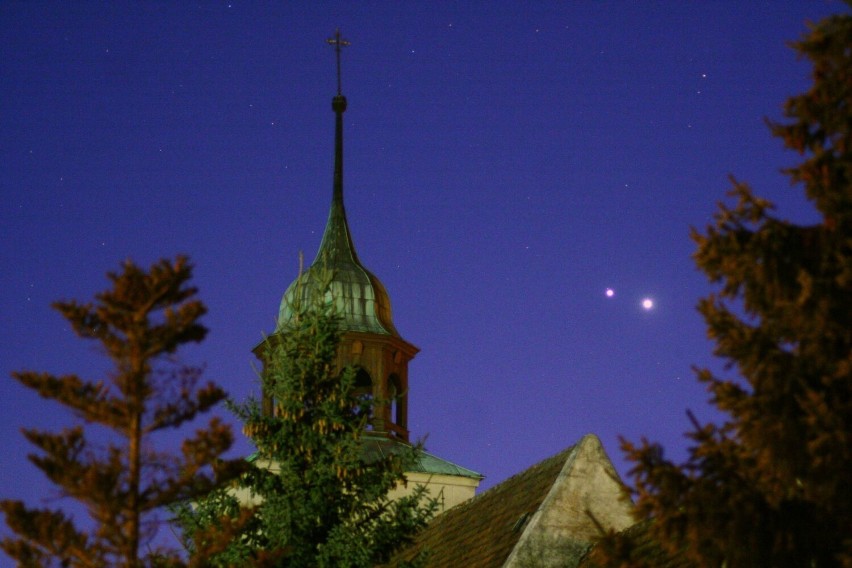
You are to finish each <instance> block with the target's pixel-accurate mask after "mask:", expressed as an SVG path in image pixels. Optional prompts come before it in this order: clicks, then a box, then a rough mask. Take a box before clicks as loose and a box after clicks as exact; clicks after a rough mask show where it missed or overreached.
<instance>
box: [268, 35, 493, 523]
mask: <svg viewBox="0 0 852 568" xmlns="http://www.w3.org/2000/svg"><path fill="white" fill-rule="evenodd" d="M328 43H330V44H331V45H332V46H334V48H335V51H336V53H337V95H335V96H334V98H333V99H332V101H331V108H332V110H333V111H334V178H333V183H332V196H331V208H330V210H329V213H328V221H327V222H326V225H325V231H324V232H323V235H322V241H321V242H320V246H319V250H318V251H317V255H316V258H314V261H313V262H312V263H311V265H310V266H309V267H308V268H307V269H306V270H305V271H304V272H302V273H301V274H300V275H299V276H298V277H297V278H296V280H295V281H294V282H293V283H292V284H290V286H289V287H288V288H287V291H286V292H284V297H283V298H282V299H281V307H280V309H279V312H278V323H277V326H276V328H275V331H274V332H273V333H272V335H270V336H269V338H268V339H267V340H266V341H271V342H275V341H278V340H280V338H281V337H283V334H284V333H286V330H287V328H288V324H289V322H290V321H291V320H292V318H293V317H294V316H295V314H294V313H293V306H294V305H298V304H299V303H301V304H302V305H305V303H309V302H310V301H312V299H313V296H314V294H316V293H317V288H316V284H315V283H316V282H317V281H318V280H322V278H321V275H322V276H325V277H326V278H328V277H329V276H330V278H331V282H330V284H329V287H328V289H327V290H325V291H324V293H325V300H326V301H328V302H334V304H335V308H336V312H337V315H338V316H340V330H341V332H342V333H341V341H340V345H339V346H338V350H337V359H336V366H337V369H338V370H342V369H344V368H345V367H347V366H352V367H354V368H355V369H356V371H357V375H356V392H357V393H358V394H361V395H365V396H372V397H373V399H374V400H375V401H377V403H376V404H375V405H374V407H373V416H372V418H371V421H370V425H369V432H368V435H366V436H364V440H363V442H364V446H363V452H364V455H365V456H367V457H368V459H369V456H379V455H385V454H387V453H388V452H391V453H392V452H395V451H399V449H400V448H402V447H404V446H407V445H408V444H409V431H408V363H409V362H410V361H411V360H412V359H413V358H414V356H415V355H417V352H418V351H419V349H418V348H417V347H415V346H414V345H412V344H411V343H409V342H408V341H406V340H405V339H403V338H402V336H401V335H400V334H399V332H398V331H397V330H396V327H394V324H393V317H392V313H391V304H390V298H389V297H388V293H387V291H386V290H385V287H384V286H383V285H382V283H381V282H380V281H379V279H378V278H376V276H375V275H373V273H372V272H370V271H369V270H367V268H366V267H365V266H364V265H363V264H361V261H360V260H359V259H358V255H357V254H356V253H355V246H354V245H353V243H352V235H351V234H350V231H349V223H348V222H347V220H346V209H345V207H344V205H343V113H344V112H346V97H344V96H343V94H342V92H341V88H340V50H341V48H342V47H344V46H346V45H349V43H348V42H347V41H345V40H343V39H341V37H340V32H339V31H338V32H337V34H336V35H335V37H334V38H332V39H329V40H328ZM266 341H264V342H262V343H261V344H259V345H258V346H256V347H255V348H254V350H253V351H254V353H255V355H257V357H258V358H259V359H260V360H261V361H264V359H263V354H264V352H265V351H266V346H265V343H266ZM265 365H266V362H265V361H264V366H265ZM274 409H275V404H274V401H273V400H272V398H271V397H270V396H269V394H268V393H263V411H264V412H265V413H267V414H272V413H273V412H274V411H275V410H274ZM405 475H406V479H407V480H408V484H407V485H402V486H400V487H397V488H396V489H394V490H392V491H391V493H390V496H391V497H392V498H397V497H399V496H402V495H407V494H410V492H411V491H413V490H414V488H415V487H417V486H418V485H423V486H425V487H426V489H427V491H428V492H429V493H430V495H431V496H432V497H434V498H435V499H436V500H437V501H438V504H439V511H444V510H446V509H449V508H451V507H453V506H455V505H457V504H459V503H463V502H465V501H467V500H469V499H470V498H472V497H473V495H474V492H475V491H476V488H477V487H478V486H479V483H480V481H481V480H482V478H483V476H482V475H481V474H479V473H477V472H475V471H473V470H470V469H467V468H465V467H462V466H459V465H456V464H454V463H452V462H449V461H447V460H444V459H442V458H439V457H437V456H435V455H433V454H430V453H429V452H427V451H425V450H420V451H419V452H418V458H417V463H416V464H413V466H412V469H411V470H410V471H406V473H405Z"/></svg>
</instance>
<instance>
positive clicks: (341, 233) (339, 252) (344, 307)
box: [278, 30, 399, 337]
mask: <svg viewBox="0 0 852 568" xmlns="http://www.w3.org/2000/svg"><path fill="white" fill-rule="evenodd" d="M327 42H328V43H329V44H331V45H333V46H334V48H335V52H336V54H337V95H335V97H334V98H333V99H332V100H331V108H332V110H333V111H334V115H335V120H334V181H333V191H332V196H331V209H330V210H329V213H328V221H327V222H326V225H325V231H324V232H323V235H322V242H321V243H320V246H319V250H318V251H317V255H316V258H315V259H314V261H313V263H312V264H311V266H310V267H309V268H308V269H307V270H306V271H305V272H304V273H303V274H302V275H301V276H300V277H299V278H297V279H296V281H295V282H293V283H292V284H291V285H290V287H289V288H287V292H285V293H284V298H283V299H282V300H281V310H280V311H279V315H278V330H283V328H285V327H286V325H287V323H288V322H289V321H290V319H291V317H292V311H291V309H290V306H291V304H292V303H293V301H294V300H296V294H297V293H298V294H300V295H301V296H302V300H303V301H304V300H307V299H308V298H309V297H310V296H311V295H312V294H313V293H316V292H315V290H314V287H313V286H312V277H311V271H313V270H323V269H327V270H330V271H331V273H332V281H331V290H330V291H329V292H327V296H328V300H329V301H331V300H333V301H334V302H335V304H336V306H337V310H338V313H339V314H340V315H341V317H342V318H343V321H342V322H341V327H342V329H343V330H344V331H363V332H370V333H378V334H382V335H393V336H396V337H399V333H398V332H397V331H396V329H395V328H394V325H393V321H392V317H391V307H390V298H389V297H388V294H387V292H386V291H385V287H384V286H383V285H382V283H381V282H380V281H379V279H378V278H376V277H375V276H374V275H373V274H371V273H370V271H369V270H367V269H366V268H365V267H364V266H362V265H361V262H360V261H359V260H358V255H357V254H355V246H354V245H353V244H352V237H351V235H350V233H349V224H348V222H347V221H346V209H345V207H344V206H343V113H344V112H345V111H346V97H344V96H343V94H342V93H341V87H340V51H341V48H342V47H346V46H348V45H349V42H348V41H346V40H344V39H342V38H341V37H340V31H339V30H338V31H337V33H336V34H335V36H334V37H333V38H331V39H328V40H327Z"/></svg>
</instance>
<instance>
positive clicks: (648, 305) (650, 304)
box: [642, 298, 654, 311]
mask: <svg viewBox="0 0 852 568" xmlns="http://www.w3.org/2000/svg"><path fill="white" fill-rule="evenodd" d="M642 308H643V309H644V310H645V311H650V310H652V309H654V300H652V299H651V298H645V299H644V300H642Z"/></svg>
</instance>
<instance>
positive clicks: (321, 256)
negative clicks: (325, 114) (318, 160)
mask: <svg viewBox="0 0 852 568" xmlns="http://www.w3.org/2000/svg"><path fill="white" fill-rule="evenodd" d="M326 43H328V44H329V45H332V46H334V51H335V54H336V55H337V95H335V96H334V98H333V99H332V100H331V108H332V110H333V111H334V114H335V119H334V183H333V191H332V198H331V210H330V211H329V213H328V222H327V223H326V226H325V232H324V233H323V236H322V243H321V244H320V248H319V250H318V251H317V256H316V258H315V259H314V262H315V263H316V262H320V261H324V262H326V263H328V264H330V265H331V267H332V268H334V267H335V266H336V265H339V264H340V263H341V262H343V263H350V262H351V263H355V264H358V255H357V254H355V246H354V245H353V244H352V237H351V236H350V234H349V224H348V223H347V221H346V209H345V208H344V206H343V113H344V112H345V111H346V97H344V96H343V94H342V91H341V83H340V51H341V48H343V47H347V46H348V45H349V42H348V41H346V40H345V39H343V38H342V37H340V30H339V29H338V30H337V31H336V32H335V34H334V37H331V38H329V39H327V40H326Z"/></svg>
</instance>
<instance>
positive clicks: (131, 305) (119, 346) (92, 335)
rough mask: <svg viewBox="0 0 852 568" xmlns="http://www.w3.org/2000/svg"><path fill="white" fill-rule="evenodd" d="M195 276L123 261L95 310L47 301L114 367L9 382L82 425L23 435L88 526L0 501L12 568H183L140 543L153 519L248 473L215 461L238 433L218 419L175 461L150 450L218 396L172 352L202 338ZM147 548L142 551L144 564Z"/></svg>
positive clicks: (24, 375)
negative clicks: (101, 435)
mask: <svg viewBox="0 0 852 568" xmlns="http://www.w3.org/2000/svg"><path fill="white" fill-rule="evenodd" d="M191 275H192V268H191V266H190V264H189V263H188V262H187V259H186V258H183V257H179V258H177V259H176V260H175V261H174V262H171V261H167V260H162V261H160V262H158V263H157V264H154V265H153V266H152V267H151V268H150V270H148V271H144V270H143V269H141V268H139V267H138V266H136V265H135V264H133V263H131V262H129V261H128V262H126V263H125V264H124V265H123V267H122V271H121V272H119V273H110V274H108V277H109V279H110V281H111V282H112V288H111V289H110V290H107V291H105V292H102V293H100V294H98V295H97V296H96V297H95V302H94V303H88V304H80V303H77V302H75V301H71V302H57V303H56V304H54V307H55V308H56V309H57V310H59V311H60V312H61V313H62V315H63V316H64V317H65V318H66V319H67V320H68V322H69V323H70V324H71V327H72V328H73V330H74V331H75V332H76V334H77V335H78V336H80V337H82V338H84V339H91V340H95V341H97V342H98V343H99V344H100V346H101V348H102V351H103V352H104V353H105V354H106V355H107V356H108V357H109V358H110V359H111V360H112V362H113V364H114V369H113V370H112V371H111V372H110V373H109V375H108V378H107V380H105V381H104V380H102V381H94V382H93V381H86V380H83V379H81V378H79V377H77V376H75V375H64V376H54V375H51V374H48V373H35V372H29V371H27V372H19V373H13V375H12V376H13V377H14V378H15V379H16V380H17V381H19V382H20V383H22V384H23V385H25V386H27V387H29V388H31V389H34V390H36V391H37V392H38V393H39V394H40V395H41V396H42V397H44V398H47V399H51V400H54V401H56V402H59V403H61V404H63V405H65V406H66V407H68V408H69V409H71V411H72V412H73V414H74V415H75V416H77V417H78V418H79V419H80V425H78V426H75V427H73V428H69V429H66V430H64V431H62V432H59V433H52V432H44V431H40V430H35V429H24V430H23V433H24V436H26V438H27V439H28V440H29V441H30V442H31V443H32V444H33V445H34V446H36V447H37V448H38V450H39V452H38V453H34V454H31V455H30V456H29V459H30V461H32V462H33V463H34V464H35V465H36V466H37V467H38V468H39V469H40V470H42V471H43V472H44V473H45V475H47V477H48V478H49V479H50V480H51V481H52V482H53V483H54V484H56V485H57V486H58V487H59V488H60V490H61V494H62V495H63V496H67V497H71V498H72V499H74V500H76V501H78V502H79V503H81V504H82V505H84V506H85V508H86V510H87V511H88V513H89V516H90V517H91V520H92V522H93V523H92V524H93V528H92V529H91V530H90V531H84V530H81V529H80V528H78V527H77V526H75V524H74V523H73V521H72V519H71V518H70V517H69V516H68V515H67V514H66V513H63V512H62V511H60V510H49V509H32V508H28V507H27V506H26V505H25V504H24V503H22V502H20V501H14V500H3V501H0V508H2V510H3V512H4V513H5V515H6V522H7V524H8V525H9V527H10V528H11V529H12V530H13V531H14V532H15V533H16V534H17V537H18V538H17V539H13V538H6V539H4V540H3V542H2V543H0V546H2V548H3V550H4V551H5V552H6V553H7V554H9V555H10V556H11V557H13V558H14V559H16V560H17V561H18V563H19V565H21V566H79V567H83V566H92V567H94V566H127V567H137V566H143V565H152V564H157V565H169V566H177V565H181V564H182V563H181V561H180V559H179V557H178V555H177V554H176V553H174V552H173V551H168V550H152V549H151V548H150V547H148V546H146V545H148V543H149V542H150V541H151V539H152V537H153V536H154V534H155V532H156V529H157V516H156V513H157V512H158V511H161V510H162V509H163V508H164V507H166V506H167V505H170V504H173V503H176V502H178V501H182V500H185V499H191V498H198V497H201V496H203V495H206V494H207V493H208V492H210V491H211V490H212V489H213V488H214V487H215V486H216V485H217V484H218V483H221V482H223V481H225V480H228V479H230V478H232V477H234V476H235V475H237V474H238V473H239V472H240V471H241V470H242V469H243V466H242V462H228V461H222V460H220V456H221V455H222V453H223V452H225V451H227V450H228V448H229V447H230V446H231V443H232V440H233V435H232V433H231V429H230V427H229V426H227V425H226V424H224V423H222V422H221V421H219V420H218V419H216V418H213V419H212V420H210V423H209V424H208V426H207V427H206V428H205V429H199V430H197V431H196V432H195V434H194V436H193V437H191V438H188V439H185V440H184V441H183V444H182V446H181V450H180V454H179V455H176V454H169V453H162V452H155V451H154V450H153V448H152V447H151V445H152V443H151V438H152V436H153V435H154V434H155V433H157V432H161V431H163V430H168V429H173V428H178V427H180V426H181V425H183V424H185V423H188V422H189V421H192V420H193V419H195V418H196V417H197V416H198V415H199V414H202V413H204V412H207V411H208V410H209V409H210V408H211V407H213V406H214V405H215V404H217V403H218V402H220V401H221V400H222V399H224V398H225V393H224V392H223V391H222V389H220V388H219V387H218V386H216V385H214V384H213V383H208V384H206V385H204V386H201V387H200V388H198V382H199V379H200V369H198V368H194V367H188V366H183V365H181V364H179V363H177V362H176V360H175V357H174V355H173V354H174V353H175V352H176V351H177V350H178V348H179V347H181V346H182V345H184V344H187V343H193V342H199V341H201V340H202V339H204V336H205V334H206V333H207V329H206V328H205V327H204V326H203V325H202V324H201V323H199V319H200V318H201V317H202V316H203V315H204V313H205V312H206V308H205V307H204V304H202V303H201V301H199V300H198V299H196V297H195V295H196V292H197V290H196V289H195V288H193V287H191V286H189V285H188V282H189V280H190V278H191ZM95 425H97V426H98V427H100V428H102V429H103V430H105V431H109V432H111V433H112V434H113V436H111V437H109V439H110V440H114V441H113V442H110V443H104V444H102V445H101V444H97V443H95V442H93V441H92V439H90V438H91V436H89V437H87V434H89V433H91V431H92V430H94V429H95ZM143 548H146V550H147V552H146V553H145V554H144V555H141V556H140V551H141V550H142V549H143Z"/></svg>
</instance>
